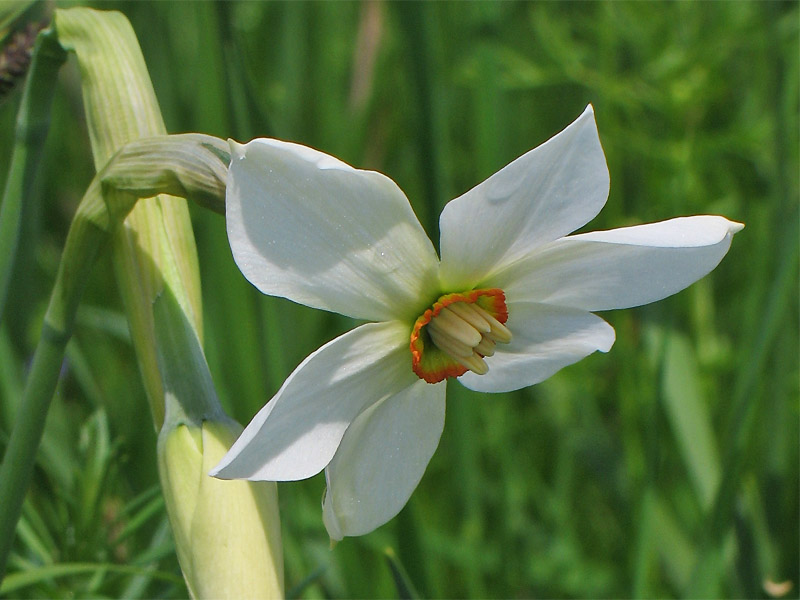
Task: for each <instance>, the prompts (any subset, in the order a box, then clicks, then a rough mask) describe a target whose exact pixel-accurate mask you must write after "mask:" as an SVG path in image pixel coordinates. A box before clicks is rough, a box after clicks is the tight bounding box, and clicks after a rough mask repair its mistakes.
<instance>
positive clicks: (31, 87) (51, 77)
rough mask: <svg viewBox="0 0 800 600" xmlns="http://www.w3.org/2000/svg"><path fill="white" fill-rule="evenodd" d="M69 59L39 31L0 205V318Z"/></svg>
mask: <svg viewBox="0 0 800 600" xmlns="http://www.w3.org/2000/svg"><path fill="white" fill-rule="evenodd" d="M64 60H66V53H65V52H64V50H63V49H62V48H61V46H60V45H59V44H58V40H56V39H55V36H54V35H53V32H52V31H50V30H48V31H44V32H42V33H40V34H39V36H38V38H37V39H36V46H35V47H34V51H33V58H32V60H31V66H30V71H29V73H28V78H27V80H26V82H25V88H24V89H23V92H22V100H21V103H20V108H19V113H18V114H17V124H16V129H15V132H14V148H13V150H12V153H11V165H10V167H9V173H8V179H7V180H6V187H5V191H4V193H3V203H2V205H0V318H2V315H3V309H4V308H5V303H6V299H7V297H8V289H9V284H10V282H11V273H12V271H13V269H14V259H15V257H16V254H17V248H18V246H19V237H20V231H21V228H22V223H23V221H24V218H25V212H26V210H25V208H26V206H27V203H25V202H23V199H27V198H29V197H30V189H31V186H32V184H33V180H34V176H35V175H36V168H37V166H38V163H39V157H40V156H41V153H42V148H43V146H44V140H45V137H46V136H47V131H48V129H49V127H50V107H51V105H52V101H53V92H54V90H55V86H56V83H57V78H56V73H57V72H58V69H59V67H60V66H61V65H62V64H63V63H64Z"/></svg>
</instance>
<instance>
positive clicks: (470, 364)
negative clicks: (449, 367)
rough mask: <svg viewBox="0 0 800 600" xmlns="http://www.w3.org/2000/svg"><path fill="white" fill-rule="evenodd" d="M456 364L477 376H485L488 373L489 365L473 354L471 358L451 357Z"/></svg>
mask: <svg viewBox="0 0 800 600" xmlns="http://www.w3.org/2000/svg"><path fill="white" fill-rule="evenodd" d="M453 358H455V359H456V360H457V361H458V362H460V363H461V364H462V365H464V366H465V367H467V368H468V369H469V370H470V371H473V372H475V373H477V374H478V375H486V373H488V372H489V365H487V364H486V362H485V361H484V360H483V359H482V358H481V357H480V356H478V355H477V354H475V353H474V352H473V354H472V356H470V357H467V358H463V357H461V356H453Z"/></svg>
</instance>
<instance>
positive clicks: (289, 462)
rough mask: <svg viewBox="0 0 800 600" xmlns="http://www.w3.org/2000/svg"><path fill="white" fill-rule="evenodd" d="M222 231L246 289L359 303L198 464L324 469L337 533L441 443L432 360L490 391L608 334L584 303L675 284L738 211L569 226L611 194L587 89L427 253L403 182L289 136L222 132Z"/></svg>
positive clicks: (724, 237) (378, 506) (454, 215)
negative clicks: (589, 228) (239, 428)
mask: <svg viewBox="0 0 800 600" xmlns="http://www.w3.org/2000/svg"><path fill="white" fill-rule="evenodd" d="M231 154H232V158H231V165H230V171H229V173H228V188H227V198H226V203H227V208H226V211H227V215H226V216H227V228H228V238H229V240H230V244H231V249H232V250H233V256H234V258H235V260H236V263H237V265H238V266H239V268H240V269H241V270H242V273H244V275H245V277H247V279H248V280H250V282H251V283H253V285H255V286H256V287H257V288H258V289H259V290H261V291H262V292H264V293H265V294H270V295H273V296H282V297H285V298H289V299H290V300H293V301H295V302H299V303H301V304H305V305H307V306H312V307H314V308H320V309H323V310H329V311H333V312H338V313H341V314H343V315H348V316H350V317H353V318H356V319H363V320H366V321H370V322H369V323H366V324H364V325H360V326H358V327H356V328H355V329H353V330H352V331H350V332H348V333H345V334H344V335H342V336H340V337H338V338H336V339H335V340H333V341H331V342H329V343H327V344H325V345H324V346H323V347H322V348H320V349H319V350H317V351H316V352H314V353H313V354H311V355H310V356H309V357H308V358H306V359H305V360H304V361H303V362H302V363H301V364H300V366H299V367H297V369H295V371H294V372H293V373H292V374H291V375H290V376H289V378H288V379H287V380H286V382H285V383H284V384H283V386H282V387H281V389H280V390H279V391H278V393H277V394H276V395H275V397H274V398H272V400H270V402H269V403H268V404H267V405H266V406H265V407H264V408H263V409H262V410H261V411H260V412H259V413H258V414H257V415H256V416H255V418H254V419H253V420H252V422H251V423H250V424H249V425H248V426H247V428H246V429H245V431H244V432H243V433H242V435H241V437H240V438H239V439H238V440H237V441H236V442H235V443H234V445H233V446H232V448H231V449H230V451H229V452H228V454H227V455H226V456H225V457H224V458H223V460H222V461H221V462H220V464H219V465H217V467H215V469H214V470H213V471H212V475H214V476H216V477H221V478H226V479H232V478H237V479H238V478H243V479H255V480H262V479H263V480H274V481H286V480H297V479H304V478H307V477H311V476H312V475H314V474H316V473H318V472H319V471H321V470H322V469H325V476H326V479H327V484H328V489H327V493H326V495H325V499H324V501H323V519H324V522H325V526H326V527H327V529H328V532H329V534H330V536H331V538H332V539H334V540H339V539H341V538H342V537H343V536H352V535H361V534H364V533H367V532H369V531H372V530H373V529H375V528H376V527H378V526H379V525H382V524H383V523H385V522H386V521H388V520H389V519H391V518H392V517H393V516H394V515H396V514H397V513H398V512H399V511H400V509H401V508H402V507H403V506H404V505H405V503H406V502H407V501H408V498H409V496H410V495H411V493H412V491H413V490H414V488H415V487H416V486H417V484H418V483H419V480H420V479H421V477H422V474H423V472H424V471H425V467H426V466H427V464H428V461H429V460H430V458H431V456H432V455H433V452H434V450H435V449H436V446H437V445H438V443H439V437H440V435H441V433H442V428H443V426H444V415H445V388H446V383H445V380H446V379H447V378H449V377H457V378H458V380H459V381H460V382H461V383H462V384H463V385H465V386H466V387H468V388H470V389H473V390H478V391H483V392H504V391H509V390H516V389H519V388H523V387H526V386H529V385H532V384H534V383H538V382H540V381H542V380H544V379H546V378H548V377H550V376H551V375H552V374H553V373H555V372H556V371H558V370H559V369H561V368H562V367H565V366H567V365H569V364H572V363H574V362H576V361H578V360H580V359H582V358H584V357H585V356H587V355H589V354H591V353H593V352H595V351H596V350H600V351H601V352H607V351H608V350H609V349H610V348H611V346H612V344H613V343H614V330H613V329H612V327H611V326H610V325H609V324H608V323H606V322H605V321H604V320H603V319H601V318H600V317H598V316H596V315H594V314H593V313H592V311H599V310H610V309H616V308H627V307H631V306H637V305H640V304H647V303H649V302H654V301H656V300H660V299H662V298H665V297H666V296H669V295H671V294H674V293H676V292H678V291H680V290H682V289H683V288H685V287H686V286H688V285H690V284H691V283H693V282H694V281H697V280H698V279H700V278H701V277H703V276H704V275H706V274H707V273H708V272H709V271H711V270H712V269H713V268H714V267H715V266H716V265H717V264H718V263H719V261H720V260H721V259H722V257H723V256H724V255H725V253H726V252H727V250H728V247H729V246H730V243H731V238H732V236H733V234H734V233H736V232H737V231H739V230H740V229H741V228H742V227H743V226H742V225H741V224H739V223H734V222H731V221H728V220H727V219H725V218H723V217H718V216H695V217H683V218H677V219H671V220H669V221H663V222H660V223H651V224H648V225H637V226H635V227H625V228H622V229H613V230H610V231H596V232H592V233H584V234H579V235H573V236H568V237H564V236H567V234H569V233H571V232H572V231H574V230H576V229H578V228H579V227H581V226H583V225H585V224H586V223H587V222H588V221H590V220H591V219H592V218H593V217H594V216H595V215H597V213H598V212H600V209H601V208H602V207H603V205H604V204H605V202H606V198H607V196H608V187H609V176H608V168H607V167H606V161H605V157H604V155H603V149H602V147H601V146H600V139H599V138H598V134H597V127H596V125H595V122H594V113H593V111H592V108H591V106H589V107H587V109H586V110H585V111H584V113H583V114H582V115H581V116H580V117H579V118H578V119H577V120H576V121H575V122H574V123H572V124H571V125H570V126H569V127H567V128H566V129H565V130H564V131H562V132H561V133H559V134H558V135H556V136H555V137H553V138H552V139H550V140H548V141H547V142H545V143H544V144H542V145H541V146H539V147H538V148H535V149H533V150H531V151H530V152H528V153H527V154H525V155H523V156H521V157H520V158H518V159H517V160H515V161H514V162H512V163H511V164H509V165H508V166H506V167H504V168H503V169H501V170H500V171H498V172H497V173H495V174H494V175H492V176H491V177H490V178H489V179H487V180H486V181H484V182H483V183H481V184H480V185H478V186H476V187H475V188H473V189H471V190H470V191H468V192H466V193H465V194H463V195H462V196H459V197H458V198H456V199H455V200H452V201H451V202H450V203H448V204H447V206H445V208H444V210H443V211H442V215H441V217H440V220H439V225H440V230H441V255H442V257H441V260H440V259H439V257H438V256H437V255H436V251H435V250H434V248H433V245H432V244H431V241H430V240H429V239H428V236H427V235H426V234H425V231H424V230H423V229H422V226H421V225H420V223H419V221H418V220H417V218H416V216H415V215H414V212H413V211H412V209H411V206H410V205H409V203H408V200H407V199H406V197H405V195H404V194H403V192H402V191H401V190H400V188H398V187H397V185H396V184H395V183H394V182H393V181H392V180H391V179H389V178H388V177H385V176H384V175H381V174H380V173H376V172H374V171H362V170H359V169H354V168H353V167H351V166H349V165H347V164H345V163H343V162H341V161H340V160H338V159H336V158H333V157H331V156H328V155H326V154H323V153H321V152H318V151H316V150H312V149H311V148H307V147H305V146H300V145H297V144H292V143H288V142H281V141H278V140H273V139H257V140H253V141H251V142H250V143H248V144H245V145H240V144H237V143H231Z"/></svg>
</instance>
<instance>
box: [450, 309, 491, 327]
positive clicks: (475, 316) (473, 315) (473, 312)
mask: <svg viewBox="0 0 800 600" xmlns="http://www.w3.org/2000/svg"><path fill="white" fill-rule="evenodd" d="M447 308H448V309H449V310H451V311H453V312H454V313H456V314H457V315H458V316H459V317H461V318H462V319H464V320H465V321H466V322H467V323H469V324H470V325H472V326H473V327H474V328H475V329H477V330H478V331H480V332H481V333H489V332H490V331H491V330H492V326H491V325H489V322H488V321H487V320H486V319H484V318H483V317H482V316H481V313H479V312H478V310H481V312H485V311H484V310H482V309H476V307H475V305H474V304H468V303H466V302H454V303H453V304H451V305H450V306H448V307H447Z"/></svg>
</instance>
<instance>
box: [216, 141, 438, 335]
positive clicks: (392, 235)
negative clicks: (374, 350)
mask: <svg viewBox="0 0 800 600" xmlns="http://www.w3.org/2000/svg"><path fill="white" fill-rule="evenodd" d="M226 221H227V227H228V239H229V241H230V245H231V249H232V251H233V257H234V259H235V260H236V264H237V265H238V266H239V269H241V271H242V273H244V276H245V277H247V279H248V280H249V281H250V282H251V283H252V284H253V285H255V286H256V287H257V288H258V289H259V290H261V291H262V292H264V293H265V294H270V295H273V296H283V297H286V298H289V299H290V300H293V301H295V302H299V303H301V304H305V305H307V306H313V307H315V308H322V309H325V310H330V311H334V312H338V313H341V314H345V315H349V316H352V317H355V318H359V319H366V320H372V321H387V320H390V319H395V318H397V319H406V318H412V317H413V316H414V315H415V314H416V313H417V312H420V311H421V310H422V309H423V308H424V305H425V303H426V302H428V301H429V300H430V299H429V298H428V296H429V295H430V291H431V290H432V289H433V288H434V287H435V285H436V270H437V268H438V258H437V256H436V252H435V250H434V249H433V245H432V244H431V241H430V240H429V239H428V236H427V235H425V231H424V230H423V229H422V226H421V225H420V224H419V221H418V220H417V217H416V216H415V215H414V211H413V210H411V206H410V205H409V203H408V200H407V199H406V197H405V195H404V194H403V192H402V191H401V190H400V188H398V187H397V185H396V184H395V183H394V182H393V181H392V180H391V179H389V178H388V177H386V176H384V175H381V174H380V173H376V172H374V171H361V170H358V169H354V168H353V167H350V166H349V165H346V164H345V163H343V162H341V161H340V160H338V159H336V158H333V157H332V156H328V155H327V154H323V153H321V152H317V151H316V150H312V149H311V148H307V147H305V146H300V145H298V144H292V143H288V142H281V141H278V140H272V139H257V140H253V141H251V142H250V143H248V144H245V145H240V144H236V143H235V142H231V166H230V171H229V173H228V186H227V194H226ZM422 298H424V300H422V301H421V299H422ZM420 301H421V302H422V304H421V305H420Z"/></svg>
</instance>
